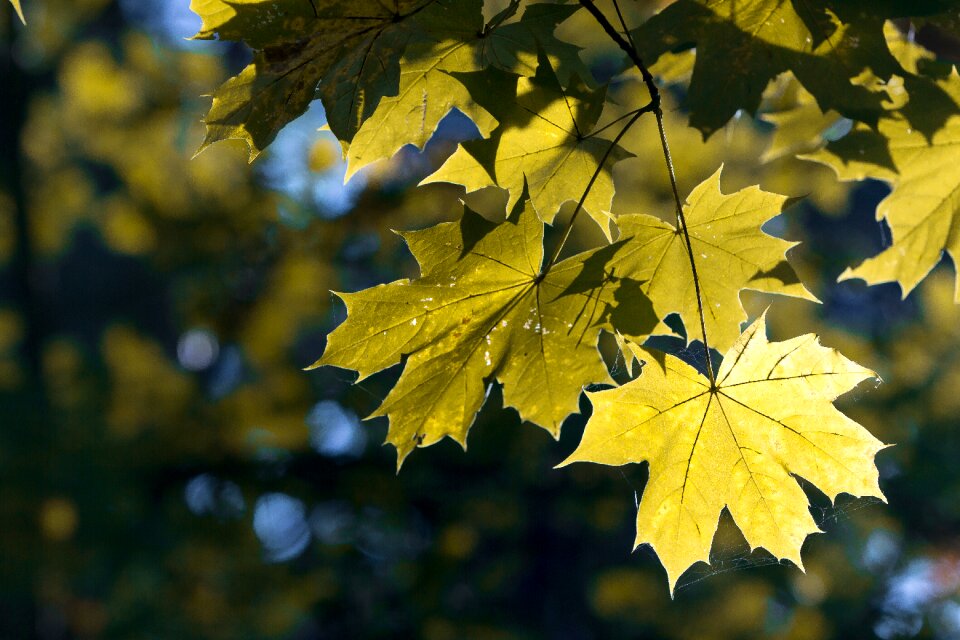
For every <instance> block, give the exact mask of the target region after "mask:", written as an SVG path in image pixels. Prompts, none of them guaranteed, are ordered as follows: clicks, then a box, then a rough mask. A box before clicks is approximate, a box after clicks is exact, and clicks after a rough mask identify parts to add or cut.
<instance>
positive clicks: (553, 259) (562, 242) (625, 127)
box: [540, 102, 654, 279]
mask: <svg viewBox="0 0 960 640" xmlns="http://www.w3.org/2000/svg"><path fill="white" fill-rule="evenodd" d="M653 108H654V107H653V103H652V102H651V103H650V104H648V105H647V106H645V107H643V108H642V109H637V110H636V111H635V112H634V114H633V117H632V118H630V120H628V121H627V124H625V125H623V128H622V129H620V133H618V134H617V136H616V137H615V138H614V139H613V141H612V142H611V143H610V146H609V147H607V150H606V151H604V153H603V157H602V158H600V162H598V163H597V169H596V171H594V172H593V175H592V176H590V182H588V183H587V188H586V189H584V190H583V195H582V196H580V200H578V201H577V206H576V208H575V209H574V210H573V215H571V216H570V220H568V221H567V227H566V229H565V230H564V232H563V238H561V239H560V242H559V243H558V244H557V246H556V248H555V249H554V250H553V253H552V254H551V255H550V260H548V261H547V262H546V264H545V265H544V267H543V270H542V271H541V272H540V279H543V278H544V277H545V276H546V275H547V273H548V272H549V271H550V269H551V267H553V265H554V264H556V262H557V258H558V257H560V252H561V251H562V250H563V246H564V245H565V244H566V243H567V239H569V238H570V234H571V233H572V232H573V223H574V222H576V220H577V216H578V215H579V214H580V212H581V211H582V210H583V204H584V202H586V201H587V196H589V195H590V190H591V189H593V183H594V182H596V181H597V178H598V177H599V176H600V172H602V171H603V165H604V164H606V162H607V158H609V157H610V154H611V153H613V149H614V148H615V147H616V146H617V144H619V142H620V140H621V139H622V138H623V136H625V135H626V134H627V131H629V130H630V127H632V126H633V124H634V123H635V122H636V121H637V120H639V119H640V116H642V115H643V114H645V113H649V112H650V111H653ZM628 115H629V114H628ZM614 122H616V120H615V121H614ZM610 124H613V122H611V123H610ZM608 126H609V125H608ZM605 128H606V127H605Z"/></svg>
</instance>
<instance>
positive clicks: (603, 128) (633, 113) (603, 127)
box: [583, 107, 653, 138]
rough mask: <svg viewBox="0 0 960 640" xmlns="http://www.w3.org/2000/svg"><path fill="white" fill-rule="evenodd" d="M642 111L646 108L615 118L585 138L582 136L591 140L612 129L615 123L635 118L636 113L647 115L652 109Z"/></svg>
mask: <svg viewBox="0 0 960 640" xmlns="http://www.w3.org/2000/svg"><path fill="white" fill-rule="evenodd" d="M644 109H646V107H641V108H639V109H634V110H633V111H628V112H627V113H625V114H623V115H622V116H620V117H618V118H616V119H614V120H611V121H610V122H608V123H607V124H605V125H603V126H602V127H599V128H597V129H594V130H593V131H591V132H590V133H588V134H587V135H585V136H583V137H584V138H592V137H593V136H596V135H600V134H601V133H603V132H604V131H606V130H607V129H609V128H610V127H612V126H613V125H615V124H617V123H618V122H620V121H621V120H626V119H627V118H629V117H631V116H635V115H637V113H640V112H643V113H647V112H648V111H653V108H652V107H651V108H650V109H648V110H647V111H644Z"/></svg>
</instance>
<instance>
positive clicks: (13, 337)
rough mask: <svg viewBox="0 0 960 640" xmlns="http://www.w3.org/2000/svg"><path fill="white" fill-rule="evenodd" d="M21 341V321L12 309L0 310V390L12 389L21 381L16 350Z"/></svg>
mask: <svg viewBox="0 0 960 640" xmlns="http://www.w3.org/2000/svg"><path fill="white" fill-rule="evenodd" d="M22 339H23V321H22V320H21V319H20V314H18V313H17V312H16V311H14V310H12V309H4V308H0V390H7V389H14V388H16V387H17V386H19V385H20V383H21V381H22V375H23V374H22V372H21V370H20V364H19V362H18V361H17V350H18V349H19V347H20V341H21V340H22Z"/></svg>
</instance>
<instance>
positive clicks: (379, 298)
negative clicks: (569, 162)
mask: <svg viewBox="0 0 960 640" xmlns="http://www.w3.org/2000/svg"><path fill="white" fill-rule="evenodd" d="M404 238H405V239H406V240H407V243H408V244H409V246H410V250H411V251H412V252H413V254H414V256H415V257H416V258H417V261H418V262H419V263H420V266H421V277H420V278H418V279H416V280H412V281H410V280H399V281H397V282H393V283H390V284H387V285H380V286H378V287H374V288H372V289H367V290H365V291H361V292H358V293H353V294H339V295H340V296H341V298H343V300H344V302H345V303H346V306H347V314H348V315H347V319H346V321H345V322H344V323H343V324H342V325H340V326H339V327H338V328H337V329H336V330H335V331H334V332H333V333H332V334H330V336H329V338H328V343H327V349H326V351H325V352H324V354H323V357H322V358H321V359H320V360H318V361H317V362H316V363H315V365H314V366H321V365H335V366H338V367H343V368H347V369H354V370H356V371H358V372H359V374H360V378H361V379H363V378H365V377H367V376H369V375H371V374H373V373H376V372H377V371H380V370H382V369H384V368H386V367H389V366H391V365H393V364H396V363H397V362H400V361H401V359H402V358H403V357H404V356H406V364H405V365H404V370H403V374H402V375H401V377H400V380H399V381H398V382H397V384H396V386H395V387H394V388H393V390H392V391H391V392H390V394H389V395H388V396H387V398H386V399H385V400H384V402H383V404H382V405H381V406H380V408H379V409H378V410H377V412H376V413H375V414H374V415H377V416H379V415H385V416H387V417H389V419H390V430H389V433H388V435H387V440H388V442H390V443H391V444H393V445H394V446H395V447H396V448H397V451H398V455H399V460H398V464H399V463H402V461H403V459H404V458H405V457H406V456H407V455H408V454H409V453H410V452H411V451H412V450H413V449H414V448H415V447H417V446H427V445H430V444H433V443H434V442H436V441H438V440H440V439H441V438H443V437H445V436H450V437H451V438H453V439H454V440H456V441H457V442H459V443H460V444H461V445H463V446H466V437H467V432H468V430H469V429H470V426H471V425H472V423H473V421H474V416H475V414H476V413H477V411H478V410H479V409H480V406H481V405H482V404H483V400H484V397H485V393H486V389H487V385H488V381H489V380H493V379H496V380H498V381H500V383H501V384H502V385H503V398H504V403H505V404H507V405H509V406H512V407H515V408H516V409H517V411H518V412H519V413H520V417H521V418H522V419H524V420H528V421H530V422H532V423H534V424H537V425H539V426H541V427H543V428H545V429H547V430H548V431H549V432H550V433H551V434H552V435H554V436H558V435H559V432H560V425H561V423H562V422H563V420H564V419H565V418H566V417H567V416H568V415H569V414H571V413H574V412H576V411H577V407H578V398H579V396H580V392H581V390H582V389H583V387H584V386H586V385H588V384H591V383H609V382H611V380H610V377H609V375H608V373H607V370H606V367H605V366H604V364H603V361H602V359H601V358H600V354H599V352H598V351H597V339H598V335H599V330H600V328H601V327H603V326H606V323H607V321H608V320H609V318H610V315H611V313H612V312H613V310H614V309H613V307H617V306H618V305H623V307H624V310H626V309H627V308H628V307H630V306H631V305H632V307H633V309H632V310H630V311H629V312H627V313H625V314H624V317H625V318H626V319H627V320H626V322H628V323H630V324H632V326H633V327H634V328H633V330H632V331H631V333H643V330H644V328H646V330H647V331H649V329H650V327H651V326H652V324H653V318H652V315H650V313H649V305H647V306H646V308H645V309H644V307H643V305H642V300H643V294H642V293H640V292H639V290H637V289H636V287H633V288H632V289H625V284H624V282H622V281H613V280H612V279H611V278H609V277H608V276H607V274H606V273H605V271H604V266H605V264H606V262H607V260H608V256H609V255H610V254H611V252H612V251H615V250H616V249H617V247H612V248H611V247H604V248H601V249H599V250H595V251H592V252H588V253H585V254H580V255H578V256H575V257H573V258H570V259H568V260H565V261H563V262H560V263H558V264H556V265H555V266H554V267H553V268H552V269H550V270H549V271H548V272H547V273H546V275H545V276H544V275H541V267H542V263H543V257H544V254H543V224H542V223H541V222H540V220H539V219H538V218H537V216H536V214H535V213H534V212H533V210H532V208H531V207H529V205H527V206H523V204H521V205H520V206H518V207H517V208H516V209H515V210H514V213H513V214H512V215H511V217H510V218H509V219H508V220H507V221H506V222H504V223H502V224H499V225H497V224H493V223H490V222H488V221H486V220H484V219H483V218H481V217H480V216H479V215H477V214H475V213H473V212H471V211H470V210H469V209H467V210H466V211H465V213H464V217H463V219H462V220H461V221H460V222H451V223H444V224H440V225H437V226H435V227H432V228H429V229H426V230H423V231H417V232H412V233H405V234H404ZM621 289H625V290H624V291H621ZM621 293H626V294H627V295H626V297H627V298H628V300H626V301H625V300H623V298H622V297H621V296H620V295H619V294H621ZM638 323H646V327H638V326H637V325H638Z"/></svg>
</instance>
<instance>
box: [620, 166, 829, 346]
mask: <svg viewBox="0 0 960 640" xmlns="http://www.w3.org/2000/svg"><path fill="white" fill-rule="evenodd" d="M789 201H790V199H789V198H787V197H786V196H781V195H777V194H774V193H767V192H765V191H762V190H761V189H760V188H759V187H750V188H747V189H742V190H740V191H737V192H736V193H733V194H729V195H724V194H723V193H722V192H721V191H720V170H719V169H718V170H717V171H716V173H714V174H713V176H711V177H710V178H708V179H707V180H706V181H704V182H703V183H701V184H700V185H699V186H697V188H696V189H694V190H693V192H692V193H691V194H690V196H689V197H688V198H687V202H686V205H685V206H684V214H685V216H686V221H687V225H688V230H689V233H690V243H691V246H692V248H693V257H694V260H696V264H697V273H698V275H699V280H700V290H701V294H702V298H703V310H704V314H705V323H706V328H707V338H708V340H709V344H710V345H711V346H712V347H714V348H716V349H720V350H721V351H724V350H726V349H727V348H728V347H730V345H732V344H733V343H734V342H735V341H736V340H737V337H738V336H739V335H740V324H741V323H742V322H744V321H745V320H746V319H747V314H746V312H745V311H744V309H743V306H742V304H741V303H740V292H741V291H742V290H743V289H752V290H754V291H764V292H766V293H777V294H780V295H787V296H794V297H798V298H804V299H807V300H816V298H815V297H814V296H813V295H812V294H811V293H810V292H809V291H807V289H806V288H805V287H804V286H803V284H802V283H801V282H800V280H799V279H798V278H797V275H796V273H794V271H793V268H792V267H791V266H790V265H789V264H788V263H787V261H786V258H785V252H786V251H787V250H788V249H790V247H792V246H794V245H795V244H796V243H792V242H787V241H786V240H781V239H780V238H775V237H773V236H770V235H768V234H766V233H764V232H763V231H761V230H760V227H761V226H763V224H764V223H766V222H767V221H768V220H770V219H771V218H773V217H775V216H777V215H779V214H780V213H782V212H783V208H784V207H785V206H786V205H787V204H788V203H789ZM617 226H618V227H619V228H620V234H621V238H623V239H625V244H624V248H623V250H622V251H620V252H619V253H618V254H617V256H616V257H615V258H614V260H613V262H612V267H613V268H614V270H615V273H617V274H619V275H624V276H627V277H630V278H632V279H635V280H639V281H641V282H643V285H642V288H643V291H644V293H646V294H647V295H648V296H649V298H650V301H651V302H652V303H653V308H654V310H655V311H656V313H657V315H658V316H659V317H661V318H663V317H665V316H667V315H668V314H670V313H679V314H680V317H681V318H682V319H683V323H684V326H685V327H686V330H687V337H688V339H689V340H701V341H702V340H703V337H702V332H701V328H700V321H699V312H698V304H697V296H696V290H695V288H694V281H693V273H692V270H691V268H690V256H689V254H688V251H687V244H686V241H685V240H684V237H683V235H682V234H680V233H679V232H678V231H677V228H676V227H674V226H673V225H672V224H670V223H667V222H664V221H663V220H660V219H659V218H656V217H654V216H650V215H644V214H631V215H624V216H620V217H619V218H618V219H617Z"/></svg>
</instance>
